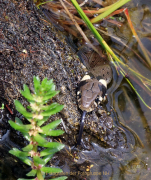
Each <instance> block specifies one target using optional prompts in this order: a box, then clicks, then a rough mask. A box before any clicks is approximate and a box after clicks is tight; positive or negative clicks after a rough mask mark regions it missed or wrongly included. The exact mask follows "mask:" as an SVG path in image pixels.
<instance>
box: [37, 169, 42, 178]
mask: <svg viewBox="0 0 151 180" xmlns="http://www.w3.org/2000/svg"><path fill="white" fill-rule="evenodd" d="M37 177H38V179H39V180H44V178H43V176H42V173H41V171H40V170H38V171H37Z"/></svg>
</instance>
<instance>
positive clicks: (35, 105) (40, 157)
mask: <svg viewBox="0 0 151 180" xmlns="http://www.w3.org/2000/svg"><path fill="white" fill-rule="evenodd" d="M33 82H34V90H33V91H34V92H33V93H31V92H30V90H29V88H28V86H27V85H25V84H24V86H23V88H24V90H23V91H21V94H22V95H23V96H24V97H25V98H26V99H27V101H28V102H29V106H28V107H27V108H28V110H26V108H24V106H23V105H22V104H21V103H20V102H19V101H18V100H15V107H16V109H17V111H18V112H20V113H21V114H22V115H23V116H24V117H25V118H26V119H27V120H28V121H29V124H26V125H24V124H23V123H22V121H21V120H20V119H19V118H17V117H16V118H15V122H13V121H12V120H10V121H9V124H10V125H11V126H12V127H13V128H14V129H15V130H18V131H20V132H21V133H22V134H23V136H24V137H25V138H26V139H27V140H28V141H29V144H28V145H27V146H26V147H24V148H22V150H21V151H20V150H18V149H17V148H13V149H12V150H10V151H9V153H11V154H12V155H14V156H16V157H18V158H19V159H20V160H22V161H23V162H24V163H25V164H27V165H29V166H31V169H32V170H31V171H30V172H29V173H27V174H26V175H27V176H33V177H35V178H32V179H30V180H44V178H45V174H46V173H47V174H55V173H61V172H62V170H61V169H60V168H55V167H46V164H47V162H48V161H49V160H50V159H51V158H52V157H53V155H54V154H55V153H56V152H58V151H60V150H61V149H63V148H64V145H63V144H61V143H58V142H48V141H47V140H46V136H59V135H61V134H63V133H64V131H62V130H60V129H57V130H55V128H56V127H57V126H58V125H59V124H60V123H61V120H55V121H53V122H51V123H49V124H47V125H43V124H44V123H45V122H46V121H47V120H48V119H49V117H50V116H51V115H53V114H56V113H57V112H59V111H61V110H62V109H63V105H60V104H58V103H52V104H50V105H47V104H46V103H48V104H49V100H50V99H51V98H52V97H53V96H55V95H56V94H58V93H59V91H56V90H55V85H54V83H53V80H52V79H51V80H48V79H47V78H44V79H43V81H42V82H41V83H40V79H39V77H36V76H34V78H33ZM38 147H42V150H41V151H39V150H38ZM66 178H67V177H66V176H62V177H58V178H55V180H64V179H66ZM19 180H26V179H23V178H20V179H19Z"/></svg>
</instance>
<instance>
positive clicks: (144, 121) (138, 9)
mask: <svg viewBox="0 0 151 180" xmlns="http://www.w3.org/2000/svg"><path fill="white" fill-rule="evenodd" d="M137 2H138V1H137ZM137 2H135V1H133V3H134V4H133V6H134V8H133V7H132V8H131V9H130V11H129V12H130V15H131V20H132V22H133V24H134V27H135V29H136V31H137V32H138V35H139V37H140V39H141V41H142V43H143V45H144V46H145V48H146V49H147V51H148V54H149V56H150V58H151V10H150V9H151V7H147V5H144V4H143V2H142V3H140V4H138V3H137ZM103 25H104V27H108V32H109V34H111V35H112V37H116V38H112V47H113V49H114V51H115V53H117V55H118V56H120V57H121V58H122V59H123V61H124V62H125V63H127V64H128V65H129V66H130V67H132V68H133V69H134V70H138V72H140V73H141V74H143V75H144V76H145V77H147V78H149V79H150V77H151V69H150V68H149V67H148V65H147V64H146V62H145V60H144V59H145V58H144V56H143V53H142V51H141V49H140V46H139V45H138V43H137V42H136V40H135V39H134V37H133V36H132V33H131V31H130V29H129V26H128V24H127V23H126V22H125V24H124V26H123V27H122V28H120V29H119V28H117V27H115V25H114V26H113V25H111V24H109V23H107V22H104V24H103ZM117 38H120V41H118V40H117ZM125 45H126V46H128V47H129V48H131V49H128V48H126V46H125ZM112 70H113V79H114V80H113V82H112V84H110V86H109V89H108V92H107V93H108V104H107V109H108V111H109V110H110V106H113V107H114V109H115V110H116V112H117V114H118V121H119V122H121V124H122V126H121V127H124V126H123V125H126V126H125V127H124V128H125V129H127V132H128V131H129V135H130V136H133V137H134V138H135V143H134V142H132V141H131V143H132V144H131V146H132V149H131V150H130V151H127V152H124V151H122V149H111V148H109V149H104V148H102V147H100V146H99V145H98V144H95V143H92V144H93V150H92V151H83V152H80V156H81V158H82V159H85V160H87V161H89V162H90V163H91V164H93V167H92V168H91V169H90V174H89V175H87V179H91V180H92V179H95V180H97V179H101V180H108V179H113V180H117V179H121V180H125V179H126V180H132V179H137V180H138V179H141V180H142V179H144V180H146V179H150V176H151V172H150V168H151V153H150V150H151V121H150V117H151V110H150V109H148V108H147V107H146V106H144V104H143V103H142V101H140V99H139V98H138V96H137V95H136V93H135V92H134V91H133V90H132V88H131V87H130V85H129V84H128V83H127V82H126V80H125V79H123V78H122V76H121V75H120V74H117V72H116V70H115V69H114V67H113V68H112ZM128 73H129V72H128ZM129 80H130V81H131V83H132V84H133V86H134V87H135V88H136V90H137V91H138V92H139V94H140V95H141V97H143V99H144V100H145V102H146V103H147V104H148V105H150V106H151V92H150V91H149V90H148V89H146V88H145V87H144V86H143V85H142V84H140V85H138V84H139V83H140V82H139V83H138V80H136V79H134V78H133V77H132V76H131V74H129ZM127 138H130V137H128V136H127ZM127 143H129V142H128V139H127ZM95 173H96V174H97V175H96V174H95ZM99 173H100V174H99Z"/></svg>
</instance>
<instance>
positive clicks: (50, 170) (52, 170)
mask: <svg viewBox="0 0 151 180" xmlns="http://www.w3.org/2000/svg"><path fill="white" fill-rule="evenodd" d="M41 171H43V172H45V173H50V174H51V173H61V172H63V171H62V169H60V168H54V167H42V168H41Z"/></svg>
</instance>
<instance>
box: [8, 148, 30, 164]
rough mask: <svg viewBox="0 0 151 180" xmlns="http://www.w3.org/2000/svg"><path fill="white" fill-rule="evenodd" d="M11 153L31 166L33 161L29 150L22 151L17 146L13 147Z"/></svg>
mask: <svg viewBox="0 0 151 180" xmlns="http://www.w3.org/2000/svg"><path fill="white" fill-rule="evenodd" d="M9 153H10V154H12V155H14V156H16V157H18V158H19V159H20V160H22V161H23V162H24V163H25V164H27V165H29V166H31V161H30V160H29V159H28V157H27V156H28V153H27V152H22V151H20V150H18V149H17V148H13V149H12V150H10V151H9Z"/></svg>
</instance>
